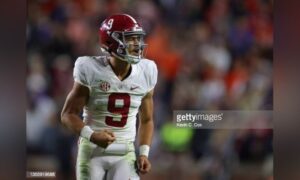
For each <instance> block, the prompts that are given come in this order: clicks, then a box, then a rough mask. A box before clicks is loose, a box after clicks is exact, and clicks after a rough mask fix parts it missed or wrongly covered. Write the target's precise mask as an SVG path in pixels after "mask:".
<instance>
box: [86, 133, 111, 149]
mask: <svg viewBox="0 0 300 180" xmlns="http://www.w3.org/2000/svg"><path fill="white" fill-rule="evenodd" d="M90 140H91V142H93V143H95V144H97V145H98V146H100V147H102V148H106V147H107V146H108V145H110V144H111V143H113V142H114V141H115V140H116V137H115V135H114V133H113V132H112V131H111V130H107V129H105V130H102V131H99V132H94V133H93V134H92V136H91V139H90Z"/></svg>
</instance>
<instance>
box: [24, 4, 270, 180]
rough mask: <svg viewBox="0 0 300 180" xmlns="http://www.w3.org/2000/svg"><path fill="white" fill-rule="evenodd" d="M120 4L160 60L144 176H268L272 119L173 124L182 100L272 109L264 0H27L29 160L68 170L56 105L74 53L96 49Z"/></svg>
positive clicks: (69, 155)
mask: <svg viewBox="0 0 300 180" xmlns="http://www.w3.org/2000/svg"><path fill="white" fill-rule="evenodd" d="M120 12H122V13H128V14H130V15H132V16H134V17H135V18H136V19H137V20H138V21H139V22H140V23H141V24H142V26H143V27H144V29H145V30H146V32H147V37H146V42H147V43H148V48H147V52H146V57H147V58H149V59H153V60H154V61H155V62H156V64H157V65H158V69H159V79H158V84H157V86H156V89H155V97H154V101H155V106H154V117H155V135H154V139H153V145H152V148H151V154H150V159H151V162H152V171H151V172H150V173H149V174H148V175H145V176H143V179H205V180H210V179H243V180H245V179H251V180H252V179H272V173H273V168H272V167H273V163H272V162H273V148H272V140H273V131H272V130H271V129H263V130H255V129H249V130H245V129H244V130H238V129H232V130H225V129H223V130H213V129H205V130H192V129H190V130H180V131H177V130H176V129H175V130H174V128H173V126H172V125H171V121H172V112H173V110H179V109H180V110H198V109H199V110H243V111H247V110H248V111H249V110H272V109H273V85H272V84H273V83H272V71H273V56H272V54H273V4H272V1H271V0H187V1H180V0H166V1H165V0H153V1H150V0H140V1H134V0H124V1H118V0H112V1H108V0H106V1H103V0H86V1H84V0H73V1H71V0H53V1H50V0H28V1H27V28H26V37H27V44H26V45H27V64H28V66H27V77H26V86H27V102H28V105H27V111H26V114H27V115H26V118H27V120H26V131H27V170H45V171H55V172H56V174H57V179H74V178H75V177H74V166H75V159H76V149H77V138H76V137H74V136H73V135H72V134H70V133H69V132H68V131H67V130H65V129H64V128H63V127H62V126H61V124H60V118H59V117H60V116H59V114H60V110H61V109H62V106H63V103H64V100H65V97H66V95H67V93H68V91H69V90H70V89H71V87H72V83H73V79H72V68H73V65H74V61H75V60H76V58H77V57H78V56H83V55H99V54H100V49H99V46H98V45H97V42H98V37H97V30H98V27H99V25H100V23H101V22H102V20H104V19H105V18H106V17H107V16H109V15H110V14H113V13H120ZM180 139H181V140H182V139H183V140H182V141H180Z"/></svg>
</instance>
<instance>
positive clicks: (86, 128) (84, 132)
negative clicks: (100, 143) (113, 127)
mask: <svg viewBox="0 0 300 180" xmlns="http://www.w3.org/2000/svg"><path fill="white" fill-rule="evenodd" d="M93 132H94V131H93V130H92V129H91V128H90V127H89V126H84V127H83V128H82V129H81V131H80V136H81V137H83V138H85V139H87V140H90V139H91V136H92V134H93Z"/></svg>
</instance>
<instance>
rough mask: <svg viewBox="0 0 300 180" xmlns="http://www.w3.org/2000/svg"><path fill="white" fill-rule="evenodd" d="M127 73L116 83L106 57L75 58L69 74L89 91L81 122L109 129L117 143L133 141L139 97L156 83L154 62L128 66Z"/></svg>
mask: <svg viewBox="0 0 300 180" xmlns="http://www.w3.org/2000/svg"><path fill="white" fill-rule="evenodd" d="M131 66H132V69H131V73H130V75H129V76H128V77H126V79H124V80H122V81H121V80H120V79H118V77H117V76H116V75H115V73H114V72H113V70H112V68H111V66H110V65H109V62H108V59H107V57H106V56H98V57H89V56H84V57H79V58H78V59H77V60H76V62H75V67H74V71H73V76H74V80H75V81H76V82H78V83H80V84H82V85H84V86H87V87H88V88H89V90H90V97H89V101H88V104H87V105H86V106H85V107H84V109H83V119H84V123H86V124H87V125H89V126H90V127H91V128H92V129H93V130H95V131H97V130H101V129H111V130H112V131H113V132H114V134H115V136H116V140H117V141H118V140H119V141H123V140H126V141H134V140H135V135H136V116H137V113H138V110H139V106H140V105H141V100H142V98H143V97H144V96H145V95H146V94H147V93H148V92H149V91H151V90H152V89H153V88H154V86H155V84H156V82H157V67H156V64H155V63H154V61H151V60H148V59H142V60H141V61H140V62H139V63H137V64H132V65H131Z"/></svg>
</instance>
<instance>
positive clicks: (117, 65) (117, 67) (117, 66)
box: [109, 58, 131, 80]
mask: <svg viewBox="0 0 300 180" xmlns="http://www.w3.org/2000/svg"><path fill="white" fill-rule="evenodd" d="M109 64H110V66H111V67H112V69H113V71H114V73H115V74H116V76H117V77H118V78H119V79H120V80H123V79H125V78H126V77H127V76H128V75H129V73H130V68H131V65H130V64H129V63H127V62H125V61H121V60H118V59H116V58H111V59H109Z"/></svg>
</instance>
